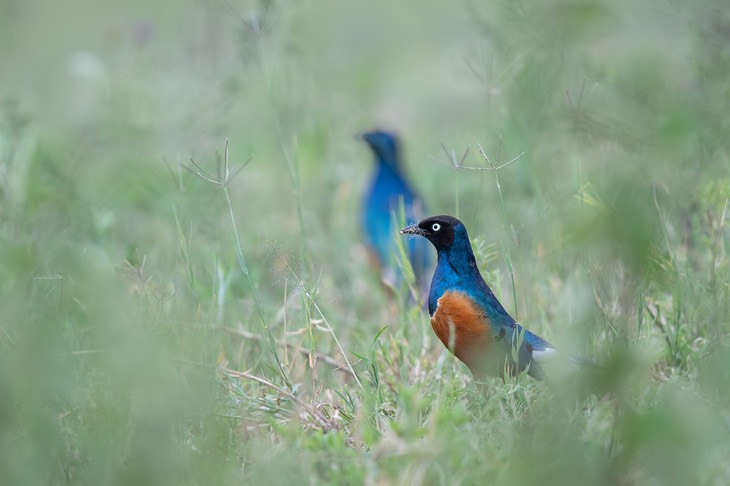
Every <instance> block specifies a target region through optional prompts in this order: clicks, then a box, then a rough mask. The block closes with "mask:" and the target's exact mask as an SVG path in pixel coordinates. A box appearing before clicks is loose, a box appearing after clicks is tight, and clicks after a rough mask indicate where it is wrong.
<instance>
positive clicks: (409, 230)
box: [400, 224, 426, 236]
mask: <svg viewBox="0 0 730 486" xmlns="http://www.w3.org/2000/svg"><path fill="white" fill-rule="evenodd" d="M400 234H402V235H418V236H426V232H425V231H423V230H422V229H421V228H419V227H418V224H412V225H410V226H406V227H405V228H403V229H402V230H400Z"/></svg>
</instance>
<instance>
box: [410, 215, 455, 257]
mask: <svg viewBox="0 0 730 486" xmlns="http://www.w3.org/2000/svg"><path fill="white" fill-rule="evenodd" d="M400 234H402V235H418V236H423V237H424V238H426V239H428V241H430V242H431V243H433V246H435V247H436V249H437V250H447V249H448V248H450V247H451V245H452V244H453V243H454V239H455V238H456V237H457V235H458V237H459V238H462V237H466V229H465V228H464V224H463V223H462V222H461V221H459V220H458V219H456V218H454V217H453V216H446V215H441V216H431V217H430V218H426V219H423V220H421V221H419V222H418V223H416V224H412V225H410V226H408V227H406V228H403V229H402V230H400ZM462 235H463V236H462ZM467 241H468V240H467Z"/></svg>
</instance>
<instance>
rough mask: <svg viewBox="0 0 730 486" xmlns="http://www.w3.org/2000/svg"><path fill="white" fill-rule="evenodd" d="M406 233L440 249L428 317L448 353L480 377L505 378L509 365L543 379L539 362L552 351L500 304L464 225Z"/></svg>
mask: <svg viewBox="0 0 730 486" xmlns="http://www.w3.org/2000/svg"><path fill="white" fill-rule="evenodd" d="M401 233H402V234H414V235H419V236H423V237H425V238H426V239H428V240H429V241H431V243H433V245H434V246H435V247H436V250H437V252H438V258H437V264H436V270H435V272H434V275H433V279H432V280H431V289H430V292H429V297H428V311H429V314H430V315H431V323H432V326H433V327H434V331H435V332H436V334H437V335H438V336H439V338H440V339H441V341H442V342H444V344H445V345H446V346H447V347H448V348H449V350H450V351H452V352H453V353H454V354H455V355H456V356H457V358H459V359H460V360H461V361H463V362H464V363H465V364H466V365H467V366H468V367H469V368H470V370H471V371H472V373H473V374H474V375H475V376H477V377H481V376H483V375H488V374H501V373H502V371H503V370H504V369H505V365H506V367H507V368H508V369H509V371H510V372H511V373H516V372H520V371H522V370H524V369H528V373H529V374H530V375H531V376H533V377H535V378H538V379H542V378H543V372H542V368H541V367H540V365H539V364H538V363H537V361H536V360H537V359H539V358H540V357H542V356H545V355H548V354H550V353H551V352H553V351H554V349H553V346H551V345H550V343H548V342H547V341H545V340H544V339H542V338H541V337H539V336H537V335H536V334H533V333H531V332H530V331H527V330H526V329H524V328H522V326H520V325H519V324H517V323H515V321H514V319H512V317H511V316H510V315H509V313H507V311H506V310H505V309H504V307H502V304H500V303H499V301H498V300H497V298H496V297H495V296H494V293H493V292H492V290H491V289H490V288H489V286H488V285H487V283H486V282H485V281H484V279H483V278H482V275H481V274H480V273H479V269H478V268H477V263H476V259H475V258H474V253H473V251H472V248H471V244H470V243H469V236H468V235H467V232H466V228H465V227H464V225H463V224H462V223H461V221H459V220H458V219H456V218H453V217H451V216H435V217H432V218H427V219H424V220H423V221H421V222H419V223H418V224H414V225H411V226H409V227H407V228H404V229H403V230H401ZM520 338H521V339H522V342H521V343H519V346H517V344H518V342H519V340H520ZM513 347H514V349H516V351H517V352H516V360H515V359H514V356H513V352H512V350H513ZM528 367H529V368H528Z"/></svg>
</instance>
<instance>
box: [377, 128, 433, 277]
mask: <svg viewBox="0 0 730 486" xmlns="http://www.w3.org/2000/svg"><path fill="white" fill-rule="evenodd" d="M363 139H364V140H365V141H366V142H367V143H368V145H370V148H371V149H372V150H373V153H374V154H375V170H374V172H373V177H372V179H371V181H370V185H369V187H368V189H367V191H366V193H365V198H364V201H363V228H364V236H365V240H366V243H367V245H368V246H369V247H370V249H371V251H373V252H374V253H375V255H376V256H377V257H378V260H379V262H380V265H381V266H382V268H383V270H384V271H386V272H387V271H390V272H391V273H393V274H394V277H395V282H392V283H393V284H397V283H398V282H400V281H401V279H402V275H401V272H400V270H399V269H398V267H397V255H398V250H397V248H396V244H395V237H396V235H397V234H398V229H400V228H401V225H400V222H399V217H400V208H401V204H403V209H404V213H405V219H406V221H405V222H406V223H407V224H411V223H415V222H417V221H418V219H419V218H420V217H421V216H422V212H423V203H422V201H421V199H420V198H419V197H418V195H417V194H416V193H415V191H414V190H413V189H412V188H411V186H410V185H409V184H408V182H407V181H406V179H405V176H404V174H403V172H402V170H401V167H400V163H401V162H400V153H399V147H398V140H397V138H396V137H395V135H393V134H391V133H389V132H385V131H379V130H377V131H372V132H368V133H366V134H364V135H363ZM406 247H407V250H408V257H409V259H410V262H411V265H412V266H413V271H414V273H415V275H416V280H417V282H418V283H419V286H421V285H420V284H421V283H422V282H424V281H425V275H424V273H425V272H426V271H427V270H428V268H429V267H430V266H431V256H430V253H429V252H430V251H432V250H430V249H429V248H428V247H429V244H428V242H427V241H425V240H423V239H422V238H409V239H408V241H407V243H406Z"/></svg>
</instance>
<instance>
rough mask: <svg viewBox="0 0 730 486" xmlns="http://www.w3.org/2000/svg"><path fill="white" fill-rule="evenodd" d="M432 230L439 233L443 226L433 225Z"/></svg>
mask: <svg viewBox="0 0 730 486" xmlns="http://www.w3.org/2000/svg"><path fill="white" fill-rule="evenodd" d="M431 229H432V230H434V231H438V230H440V229H441V225H440V224H438V223H434V224H433V225H431Z"/></svg>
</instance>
